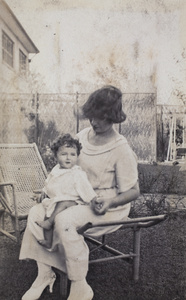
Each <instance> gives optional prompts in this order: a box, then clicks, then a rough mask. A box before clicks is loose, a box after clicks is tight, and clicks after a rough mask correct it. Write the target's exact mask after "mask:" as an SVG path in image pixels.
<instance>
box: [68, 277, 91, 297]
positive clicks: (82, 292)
mask: <svg viewBox="0 0 186 300" xmlns="http://www.w3.org/2000/svg"><path fill="white" fill-rule="evenodd" d="M93 296H94V293H93V290H92V289H91V287H90V285H88V283H87V282H86V280H85V279H84V280H82V281H72V282H71V287H70V295H69V297H68V299H67V300H79V299H81V300H92V298H93Z"/></svg>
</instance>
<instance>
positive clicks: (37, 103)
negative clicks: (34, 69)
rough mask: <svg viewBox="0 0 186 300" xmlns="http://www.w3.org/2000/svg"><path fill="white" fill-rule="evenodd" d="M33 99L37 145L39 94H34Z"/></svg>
mask: <svg viewBox="0 0 186 300" xmlns="http://www.w3.org/2000/svg"><path fill="white" fill-rule="evenodd" d="M35 99H36V112H35V143H36V144H37V145H38V133H39V93H36V95H35Z"/></svg>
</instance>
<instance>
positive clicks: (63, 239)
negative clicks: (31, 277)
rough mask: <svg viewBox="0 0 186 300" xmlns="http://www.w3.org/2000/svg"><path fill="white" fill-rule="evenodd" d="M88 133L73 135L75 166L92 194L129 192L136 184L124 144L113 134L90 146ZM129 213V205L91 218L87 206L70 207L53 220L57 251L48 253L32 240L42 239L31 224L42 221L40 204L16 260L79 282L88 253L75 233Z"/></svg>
mask: <svg viewBox="0 0 186 300" xmlns="http://www.w3.org/2000/svg"><path fill="white" fill-rule="evenodd" d="M89 131H90V128H86V129H84V130H82V131H81V132H80V133H79V134H78V135H77V136H78V138H79V141H80V142H81V143H82V150H81V154H80V156H79V165H80V166H81V167H82V169H83V170H84V171H85V172H86V173H87V175H88V179H89V181H90V183H91V185H92V187H93V188H94V190H95V192H96V194H98V195H100V196H103V197H109V198H110V197H112V196H113V197H115V196H116V195H117V194H118V193H121V192H125V191H127V190H129V189H130V188H132V187H133V186H134V185H135V184H136V182H137V180H138V171H137V159H136V155H135V154H134V152H133V151H132V150H131V148H130V146H129V145H128V142H127V140H126V139H125V138H124V137H123V136H122V135H120V134H119V133H117V136H116V138H115V139H114V140H113V141H112V142H109V143H107V144H105V145H103V146H93V145H91V144H90V143H89V142H88V134H89ZM129 211H130V203H129V204H126V205H122V206H119V207H117V208H114V209H110V210H109V211H108V212H107V213H106V214H105V215H101V216H100V215H99V216H98V215H95V214H94V213H93V212H92V211H91V209H90V208H89V206H87V205H77V206H71V207H70V208H68V209H66V210H64V211H63V212H61V213H60V214H58V215H57V216H56V219H55V228H54V237H53V248H54V249H56V246H57V251H54V252H49V251H48V250H47V249H46V248H44V247H42V246H41V245H39V244H38V243H37V240H36V238H38V237H39V239H42V238H43V230H42V229H40V228H37V233H36V232H35V227H34V224H35V221H38V220H42V219H43V216H44V213H45V211H44V208H43V206H42V204H37V205H36V206H35V207H33V208H32V209H31V211H30V213H29V217H28V225H27V228H26V231H25V234H24V238H23V242H22V247H21V252H20V259H34V260H36V261H39V262H41V263H45V264H48V265H51V266H54V267H56V268H58V269H60V270H62V271H64V272H65V273H67V275H68V278H69V279H70V280H75V281H76V280H82V279H84V278H85V277H86V274H87V271H88V257H89V249H88V246H87V244H86V243H85V241H84V238H83V236H82V235H79V234H78V233H77V229H78V228H80V227H81V226H83V225H84V224H86V223H88V222H92V223H95V222H100V221H103V222H104V221H115V220H125V219H126V218H127V217H128V214H129ZM117 229H118V226H111V227H109V228H108V227H105V228H93V229H89V230H88V231H87V232H86V234H88V235H90V236H100V235H102V234H104V233H109V232H112V231H115V230H117Z"/></svg>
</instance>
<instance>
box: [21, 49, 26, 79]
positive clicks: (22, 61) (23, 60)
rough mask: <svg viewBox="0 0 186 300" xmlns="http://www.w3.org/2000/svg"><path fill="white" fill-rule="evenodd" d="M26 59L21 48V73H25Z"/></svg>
mask: <svg viewBox="0 0 186 300" xmlns="http://www.w3.org/2000/svg"><path fill="white" fill-rule="evenodd" d="M26 60H27V57H26V55H25V54H24V53H23V52H22V51H21V50H19V71H20V73H21V74H25V73H26Z"/></svg>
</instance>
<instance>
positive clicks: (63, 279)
mask: <svg viewBox="0 0 186 300" xmlns="http://www.w3.org/2000/svg"><path fill="white" fill-rule="evenodd" d="M59 275H60V294H61V296H62V297H63V298H64V299H67V296H68V293H69V289H70V282H69V280H68V277H67V275H66V274H65V273H63V272H61V271H59Z"/></svg>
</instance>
